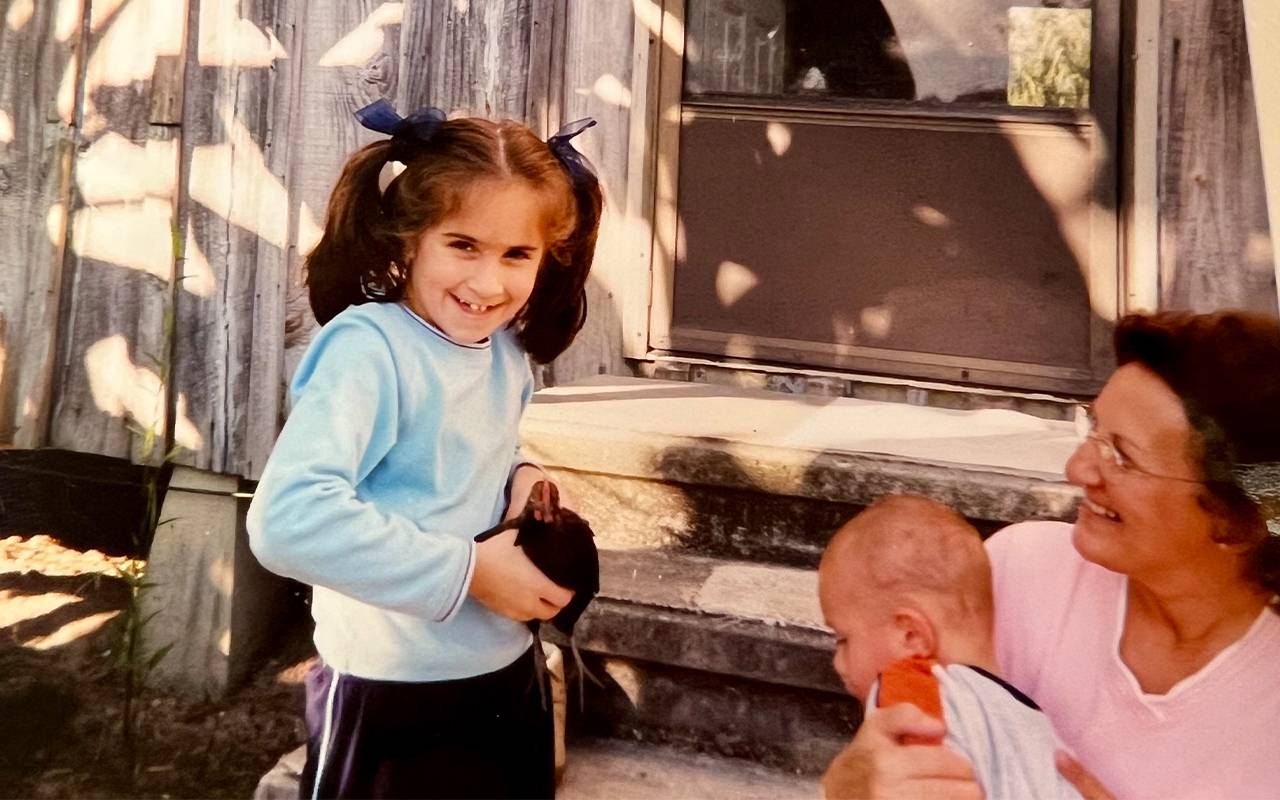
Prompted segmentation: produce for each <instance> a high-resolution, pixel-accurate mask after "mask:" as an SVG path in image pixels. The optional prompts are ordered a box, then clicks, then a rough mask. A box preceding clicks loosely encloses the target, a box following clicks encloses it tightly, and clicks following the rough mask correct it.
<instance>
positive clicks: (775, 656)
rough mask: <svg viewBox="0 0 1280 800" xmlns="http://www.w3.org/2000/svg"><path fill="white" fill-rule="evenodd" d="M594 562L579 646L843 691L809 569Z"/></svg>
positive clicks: (619, 556) (638, 557) (689, 559)
mask: <svg viewBox="0 0 1280 800" xmlns="http://www.w3.org/2000/svg"><path fill="white" fill-rule="evenodd" d="M600 561H601V585H600V596H599V597H598V598H597V599H596V601H595V602H594V603H593V604H592V605H591V606H590V608H589V609H588V611H587V613H586V614H585V615H583V617H582V619H581V620H580V621H579V623H578V627H577V629H576V631H575V641H576V643H577V646H578V648H579V649H580V650H582V651H585V652H589V653H595V654H597V655H601V656H611V657H621V658H627V659H639V660H643V661H647V662H651V663H655V664H664V665H670V666H676V667H682V668H685V669H693V670H700V671H703V672H708V673H714V674H717V675H729V676H735V677H738V678H747V679H751V680H755V681H761V682H765V683H770V684H777V685H781V686H789V687H795V688H800V689H813V690H819V691H823V692H832V693H835V694H842V693H843V691H844V690H843V688H842V687H841V684H840V680H839V678H838V677H837V676H836V674H835V671H834V669H833V668H832V665H831V655H832V653H833V652H834V649H835V641H834V639H833V638H832V636H831V633H830V631H829V630H827V628H826V627H825V626H824V625H823V624H822V614H821V611H820V609H819V607H818V576H817V573H816V572H814V571H813V570H804V569H794V568H790V567H780V566H773V565H761V564H751V563H744V562H737V561H722V560H718V559H711V558H702V557H699V556H693V555H688V554H685V553H674V552H663V551H648V550H640V551H616V550H604V551H601V554H600ZM548 638H549V639H551V640H552V641H558V642H559V643H562V644H563V643H564V640H563V639H562V638H560V637H558V636H554V635H549V636H548Z"/></svg>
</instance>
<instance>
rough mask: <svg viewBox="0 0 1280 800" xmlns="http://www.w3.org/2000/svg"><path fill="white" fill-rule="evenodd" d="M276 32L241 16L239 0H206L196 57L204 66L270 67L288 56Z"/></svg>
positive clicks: (201, 7)
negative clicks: (260, 26)
mask: <svg viewBox="0 0 1280 800" xmlns="http://www.w3.org/2000/svg"><path fill="white" fill-rule="evenodd" d="M288 57H289V55H288V53H286V52H285V50H284V45H282V44H280V40H279V39H277V38H276V35H275V33H274V32H272V31H269V30H264V29H262V28H259V27H258V26H257V25H254V24H253V23H252V22H250V21H249V20H247V19H244V18H242V17H241V16H240V3H239V2H238V0H202V1H201V3H200V40H199V42H198V45H197V49H196V60H197V61H199V63H200V66H202V67H269V66H271V65H272V64H274V63H275V62H276V60H277V59H282V58H288Z"/></svg>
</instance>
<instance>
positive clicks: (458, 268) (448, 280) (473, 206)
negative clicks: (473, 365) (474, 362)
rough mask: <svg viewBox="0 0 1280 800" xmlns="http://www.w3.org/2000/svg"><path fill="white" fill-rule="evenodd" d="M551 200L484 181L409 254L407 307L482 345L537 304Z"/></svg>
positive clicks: (516, 183)
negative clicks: (534, 300)
mask: <svg viewBox="0 0 1280 800" xmlns="http://www.w3.org/2000/svg"><path fill="white" fill-rule="evenodd" d="M544 214H545V203H544V202H543V198H542V197H541V195H539V194H538V192H537V191H536V190H534V189H533V188H532V187H531V186H529V184H528V183H526V182H524V181H520V180H514V179H497V178H495V179H484V180H480V181H477V182H476V183H473V184H472V185H471V186H470V187H469V188H468V189H467V191H466V192H465V193H464V194H463V197H462V202H461V203H460V204H459V207H458V209H457V210H456V211H455V212H454V213H453V214H450V215H449V216H447V217H445V218H444V219H442V220H440V222H439V224H437V225H434V226H432V227H430V228H428V229H427V230H426V231H424V232H423V233H422V236H421V237H420V238H419V239H418V243H417V247H416V248H415V249H414V251H413V252H411V253H409V254H408V262H409V280H408V283H407V285H406V286H405V294H404V300H405V303H406V304H408V306H409V308H411V309H413V311H414V312H415V313H417V314H418V315H419V316H421V317H423V318H424V319H426V320H427V321H428V322H430V323H431V324H432V325H435V326H436V327H437V328H439V329H440V330H441V331H443V332H444V333H445V334H446V335H448V336H449V337H450V338H451V339H454V340H455V341H459V342H464V343H468V344H474V343H475V342H480V341H483V340H484V339H487V338H488V337H489V336H491V335H493V332H494V331H496V330H498V329H499V328H501V327H503V326H504V325H506V324H507V323H508V322H510V321H511V320H512V319H513V318H514V317H515V316H516V314H518V313H519V312H520V309H522V308H524V305H525V303H526V302H528V300H529V295H531V294H532V293H533V284H534V281H535V280H536V279H537V277H538V265H539V264H541V263H542V255H543V253H544V252H545V250H546V235H545V233H544V226H543V216H544Z"/></svg>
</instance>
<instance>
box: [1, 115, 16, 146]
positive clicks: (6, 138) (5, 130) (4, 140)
mask: <svg viewBox="0 0 1280 800" xmlns="http://www.w3.org/2000/svg"><path fill="white" fill-rule="evenodd" d="M12 141H13V120H12V119H11V118H10V117H9V112H7V111H5V110H4V109H2V108H0V144H8V143H9V142H12Z"/></svg>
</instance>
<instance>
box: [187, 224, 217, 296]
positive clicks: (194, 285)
mask: <svg viewBox="0 0 1280 800" xmlns="http://www.w3.org/2000/svg"><path fill="white" fill-rule="evenodd" d="M194 227H195V226H193V225H191V224H190V222H188V224H187V243H186V245H184V247H183V260H182V290H183V291H184V292H188V293H190V294H193V295H195V296H196V297H213V295H214V293H215V292H216V291H217V290H218V279H217V278H216V277H215V276H214V274H213V267H211V266H210V265H209V259H208V257H207V256H205V254H204V251H203V250H201V249H200V245H199V243H198V242H196V238H195V230H194Z"/></svg>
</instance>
